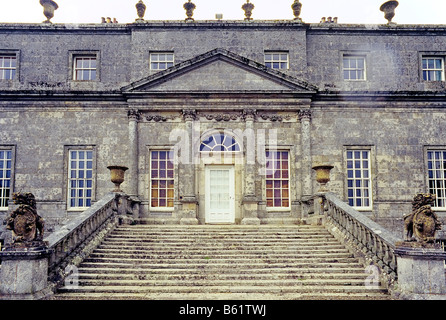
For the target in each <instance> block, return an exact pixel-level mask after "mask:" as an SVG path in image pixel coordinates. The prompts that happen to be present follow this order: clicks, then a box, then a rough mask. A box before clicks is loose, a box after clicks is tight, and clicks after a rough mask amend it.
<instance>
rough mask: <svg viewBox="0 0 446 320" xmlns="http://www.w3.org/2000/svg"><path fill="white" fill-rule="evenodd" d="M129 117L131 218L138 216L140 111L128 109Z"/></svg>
mask: <svg viewBox="0 0 446 320" xmlns="http://www.w3.org/2000/svg"><path fill="white" fill-rule="evenodd" d="M128 118H129V155H130V163H129V169H130V170H129V172H128V181H129V190H128V195H129V196H130V197H131V198H132V200H134V201H135V205H134V207H133V218H134V219H138V218H139V204H140V201H139V198H138V197H139V170H138V162H139V137H138V122H139V120H140V119H141V113H140V112H139V111H138V110H134V109H133V110H130V111H129V112H128Z"/></svg>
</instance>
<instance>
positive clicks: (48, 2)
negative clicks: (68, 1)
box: [40, 0, 59, 23]
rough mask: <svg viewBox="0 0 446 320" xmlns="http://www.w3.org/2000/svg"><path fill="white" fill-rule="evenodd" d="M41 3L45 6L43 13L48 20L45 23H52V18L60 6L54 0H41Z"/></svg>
mask: <svg viewBox="0 0 446 320" xmlns="http://www.w3.org/2000/svg"><path fill="white" fill-rule="evenodd" d="M40 4H41V5H42V6H43V14H44V15H45V17H46V20H45V21H43V23H51V21H50V20H51V18H52V17H54V11H55V10H57V9H58V8H59V6H58V5H57V3H56V2H54V1H53V0H40Z"/></svg>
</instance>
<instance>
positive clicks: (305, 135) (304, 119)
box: [298, 109, 313, 217]
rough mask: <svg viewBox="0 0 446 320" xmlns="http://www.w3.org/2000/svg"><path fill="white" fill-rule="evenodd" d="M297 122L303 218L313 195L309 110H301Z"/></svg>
mask: <svg viewBox="0 0 446 320" xmlns="http://www.w3.org/2000/svg"><path fill="white" fill-rule="evenodd" d="M298 116H299V121H300V123H301V145H300V149H301V155H300V159H301V168H300V183H301V188H300V190H301V195H300V196H301V201H302V204H303V206H302V216H303V217H305V216H306V215H307V214H306V213H307V212H308V210H309V208H307V207H306V206H305V203H306V202H307V201H308V200H309V199H311V197H312V195H313V181H312V161H311V110H310V109H301V110H299V113H298Z"/></svg>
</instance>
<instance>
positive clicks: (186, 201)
mask: <svg viewBox="0 0 446 320" xmlns="http://www.w3.org/2000/svg"><path fill="white" fill-rule="evenodd" d="M181 203H182V212H183V217H182V218H181V219H180V224H184V225H195V224H198V219H197V206H198V204H197V200H196V198H195V196H185V197H183V199H181Z"/></svg>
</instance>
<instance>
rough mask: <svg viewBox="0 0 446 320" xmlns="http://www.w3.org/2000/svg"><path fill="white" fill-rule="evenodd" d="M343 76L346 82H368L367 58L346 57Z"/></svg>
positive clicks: (344, 58)
mask: <svg viewBox="0 0 446 320" xmlns="http://www.w3.org/2000/svg"><path fill="white" fill-rule="evenodd" d="M343 74H344V80H346V81H362V80H366V59H365V56H351V55H344V57H343Z"/></svg>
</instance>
